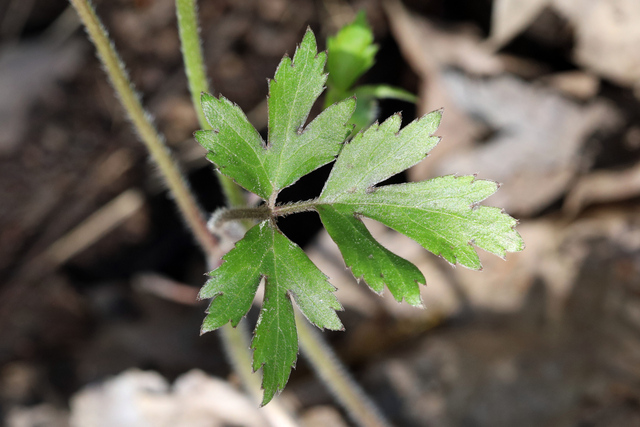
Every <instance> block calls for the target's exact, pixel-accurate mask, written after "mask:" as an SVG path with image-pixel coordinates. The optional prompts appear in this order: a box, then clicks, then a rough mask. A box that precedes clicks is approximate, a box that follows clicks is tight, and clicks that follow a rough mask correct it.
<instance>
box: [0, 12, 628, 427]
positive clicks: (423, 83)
mask: <svg viewBox="0 0 640 427" xmlns="http://www.w3.org/2000/svg"><path fill="white" fill-rule="evenodd" d="M95 3H96V5H97V9H98V14H99V15H100V17H101V18H102V20H103V21H104V23H105V26H106V27H107V28H108V30H109V32H110V34H111V36H112V38H113V40H114V42H115V45H116V47H117V48H118V50H119V52H120V53H121V56H122V58H123V59H124V62H125V63H126V64H127V66H128V68H129V70H130V75H131V77H132V79H133V81H134V82H135V84H136V86H137V89H138V90H139V92H140V93H141V95H142V98H143V100H144V104H145V105H146V106H147V108H148V109H149V110H150V111H151V113H152V114H153V115H154V117H155V119H156V122H157V125H158V127H159V129H160V131H161V132H163V133H164V135H165V136H166V139H167V142H168V144H169V145H170V147H171V148H172V150H173V151H174V153H175V154H176V156H177V157H178V158H179V159H180V161H181V163H182V165H183V167H184V171H185V172H186V173H187V174H188V177H189V180H190V182H191V185H192V187H193V189H194V190H195V191H196V192H197V194H198V197H199V198H200V201H201V203H202V205H203V206H204V208H205V209H206V210H207V211H209V212H211V211H213V210H214V209H215V208H216V207H219V206H220V205H221V204H222V199H221V196H220V191H219V187H218V184H217V182H216V179H215V173H214V171H213V169H212V166H211V165H210V164H209V163H208V162H207V161H206V160H205V159H204V150H203V149H201V147H199V145H198V144H197V143H196V142H195V141H194V140H193V138H192V133H193V132H194V130H196V129H197V128H198V124H197V117H196V115H195V112H194V111H193V108H192V106H191V104H190V98H189V94H188V90H187V84H186V77H185V75H184V71H183V69H182V60H181V56H180V46H179V39H178V34H177V29H176V19H175V10H174V4H173V2H172V0H112V1H96V2H95ZM199 6H200V19H201V23H202V31H201V34H202V38H203V40H204V53H205V58H206V61H207V63H208V67H209V77H210V80H211V83H212V87H213V90H214V91H215V94H219V93H222V94H224V96H225V97H227V98H229V99H230V100H232V101H234V102H236V103H238V104H239V105H240V107H242V108H243V109H244V110H245V111H247V112H248V116H249V118H250V120H251V121H252V122H253V123H254V124H255V126H256V127H257V128H258V129H259V130H260V131H261V132H262V133H263V134H264V133H265V132H266V126H265V125H266V106H265V98H266V95H267V84H266V79H267V78H269V77H272V76H273V73H274V71H275V67H276V66H277V64H278V62H279V60H280V58H281V57H282V55H283V54H284V53H285V52H288V53H289V54H292V53H293V52H294V50H295V45H296V43H297V42H299V41H300V40H301V37H302V34H303V33H304V30H305V28H306V27H307V26H308V25H309V26H311V28H312V29H313V30H314V31H315V33H316V35H317V37H318V41H319V44H320V47H321V48H324V45H325V40H326V37H327V36H329V35H332V34H334V33H335V32H336V31H337V30H338V29H339V28H340V27H341V26H342V25H344V24H346V23H348V22H350V21H351V20H352V19H353V18H354V16H355V13H356V12H357V11H358V10H360V9H364V10H365V11H366V13H367V18H368V20H369V22H370V23H371V25H372V27H373V29H374V32H375V35H376V42H377V43H378V44H379V45H380V51H379V53H378V56H377V63H376V65H375V66H374V67H373V69H372V70H371V71H370V72H369V73H367V74H366V75H365V76H364V77H363V78H362V79H361V81H360V83H366V84H371V83H385V84H392V85H396V86H399V87H402V88H404V89H406V90H408V91H411V92H413V93H416V94H417V95H418V96H419V102H418V103H417V104H415V105H414V104H411V103H405V102H400V101H382V102H381V104H380V115H381V118H384V117H386V116H388V115H389V114H391V113H393V112H395V111H402V112H403V117H404V120H405V123H407V122H408V121H409V120H411V119H413V118H415V117H416V116H418V115H421V114H424V113H426V112H429V111H432V110H434V109H438V108H441V107H444V108H445V112H444V119H443V122H442V125H441V127H440V129H439V131H438V134H439V135H441V136H442V137H443V140H442V142H441V143H440V145H439V146H438V147H436V149H434V150H433V151H432V153H431V154H430V156H429V157H428V159H426V160H425V161H424V162H422V163H421V164H418V165H417V166H415V167H414V168H412V169H411V170H409V171H408V172H407V173H405V174H404V175H403V176H400V177H398V179H400V180H422V179H426V178H429V177H433V176H436V175H442V174H451V173H455V174H477V176H478V177H479V178H485V179H494V180H497V181H499V182H501V183H502V184H503V185H502V187H501V189H500V190H499V191H498V193H497V194H496V195H494V196H492V197H491V198H490V199H489V200H487V202H485V203H486V204H489V205H496V206H501V207H504V208H505V209H506V211H507V212H508V213H510V214H511V215H513V216H515V217H517V218H519V219H520V221H521V223H520V225H519V228H518V230H519V231H520V233H521V234H522V236H523V238H524V240H525V243H526V245H527V248H526V249H525V250H524V251H523V252H521V253H517V254H508V255H507V257H506V260H501V259H499V258H497V257H493V256H486V255H487V254H485V253H481V258H482V260H483V264H484V271H482V272H475V271H470V270H466V269H464V268H453V267H451V266H450V265H448V264H447V263H446V262H444V261H443V260H441V259H439V258H437V257H435V256H433V255H431V254H429V253H427V252H426V251H424V250H423V249H421V248H420V247H419V246H418V245H417V244H415V243H413V242H411V241H409V240H408V239H405V238H403V237H402V236H399V235H398V234H395V233H393V232H391V231H389V230H387V229H385V228H384V227H382V226H380V225H378V224H376V223H373V222H371V223H367V224H368V226H369V227H370V229H371V230H372V233H374V235H376V236H377V238H378V239H379V240H381V241H382V242H383V243H384V244H385V245H386V246H387V247H389V248H390V249H392V250H393V251H395V252H396V253H398V254H400V255H402V256H404V257H406V258H407V259H409V260H411V261H412V262H414V263H415V264H417V265H418V266H419V267H420V268H421V269H422V270H423V272H424V274H425V277H426V278H427V286H426V287H424V289H423V299H424V302H425V307H426V308H425V309H424V310H420V309H416V308H413V307H410V306H408V305H406V304H398V303H396V302H395V301H394V300H393V299H392V298H390V297H389V296H388V295H387V296H386V297H383V298H381V297H379V296H377V295H375V294H373V293H372V292H370V291H369V290H368V289H367V288H366V287H365V286H364V285H358V284H357V283H355V281H354V280H353V278H352V277H351V276H350V273H349V272H348V271H347V270H345V268H344V264H343V263H342V260H341V258H340V256H339V253H338V251H337V249H336V247H335V246H334V245H333V243H332V242H331V241H330V239H329V238H328V236H327V235H326V234H325V233H324V232H322V231H321V226H320V222H319V220H318V218H317V217H316V216H314V215H313V214H300V215H296V216H294V217H292V218H286V219H285V220H283V221H281V222H280V225H281V227H282V229H283V231H284V232H285V233H286V234H287V235H288V236H289V237H291V238H292V239H293V240H294V241H295V242H297V243H298V244H300V245H302V246H303V247H304V248H305V249H306V250H307V252H308V253H309V254H310V256H311V257H312V259H313V260H314V262H316V263H317V264H318V266H319V267H320V268H321V269H322V270H323V271H324V272H325V273H326V274H327V275H329V276H330V277H331V280H332V282H333V284H334V285H335V286H337V287H338V288H339V291H338V296H339V298H340V300H341V302H342V303H343V305H344V306H345V311H344V312H342V313H341V314H340V317H341V319H342V320H343V322H344V324H345V326H346V328H347V330H346V332H339V333H325V337H326V338H327V339H328V340H329V341H330V342H331V344H332V346H333V347H334V348H335V350H336V352H337V353H338V354H339V355H340V357H341V358H342V360H343V361H344V362H345V363H346V364H347V366H348V367H349V368H350V370H351V371H352V373H353V374H354V376H355V378H356V379H357V380H358V382H359V383H360V384H362V386H363V387H364V389H365V390H366V392H367V393H368V394H369V395H370V396H371V397H372V398H373V399H374V401H375V402H376V403H377V404H378V405H379V406H380V408H381V410H382V412H383V413H384V414H385V415H386V416H387V417H388V418H389V419H390V420H391V421H392V422H393V424H394V425H397V426H469V427H476V426H478V427H480V426H523V427H526V426H553V427H555V426H576V427H577V426H593V427H600V426H603V427H604V426H638V425H640V197H639V196H640V49H638V46H640V2H638V1H637V0H527V1H524V0H494V1H491V0H449V1H445V0H429V1H420V0H406V1H399V0H392V1H376V0H370V1H364V0H363V1H345V0H325V1H320V0H296V1H287V0H270V1H257V0H256V1H251V0H233V1H232V0H207V1H204V0H201V1H200V2H199ZM328 172H329V168H327V167H325V168H322V169H320V170H319V171H317V172H315V173H314V174H312V175H311V176H309V177H307V178H304V179H302V180H301V181H300V182H299V183H297V184H296V185H295V186H293V187H292V188H290V189H288V190H287V191H285V192H284V193H283V196H282V198H281V199H280V200H285V201H286V200H301V199H304V198H311V197H313V196H315V195H317V194H318V193H319V191H320V189H321V187H322V184H323V182H324V179H325V178H326V176H327V175H328ZM0 183H1V185H0V419H2V420H3V422H4V424H3V425H7V426H11V427H18V426H20V427H23V426H24V427H26V426H42V427H62V426H68V425H69V423H70V420H72V421H73V423H75V424H74V425H78V426H93V425H105V426H106V425H113V426H115V425H121V426H125V425H126V426H138V425H139V426H147V425H149V426H163V425H180V426H203V425H206V426H218V425H220V426H223V425H243V426H244V425H247V426H254V425H255V426H262V425H266V424H265V423H266V421H265V420H264V418H262V415H261V412H260V410H258V409H257V407H256V405H255V404H254V403H253V402H251V401H250V400H248V399H247V398H245V397H244V395H243V394H242V393H241V392H239V391H238V390H239V386H238V379H237V378H236V376H234V375H233V373H232V372H231V371H230V368H229V365H228V364H227V363H226V361H225V357H224V354H223V352H222V350H221V348H220V344H219V342H218V339H217V337H216V334H215V333H211V334H207V335H205V336H202V337H200V336H199V326H200V322H201V321H202V318H203V312H204V309H205V307H206V304H205V303H196V302H195V295H196V293H197V290H198V288H199V287H200V286H201V285H202V284H203V282H204V280H205V279H204V276H203V273H204V272H205V271H206V266H205V262H204V259H203V257H202V255H201V254H200V253H199V251H198V249H197V247H196V246H195V244H194V241H193V240H192V238H191V237H190V235H189V233H188V232H187V231H186V229H185V227H184V226H183V224H182V221H181V220H180V218H179V217H178V216H177V212H176V209H175V208H174V206H173V203H172V201H171V200H170V199H169V198H168V197H167V194H166V192H165V191H164V190H163V187H162V185H161V184H160V181H159V179H158V176H157V173H156V171H155V170H154V167H153V166H152V165H150V163H149V161H148V156H147V154H146V152H145V149H144V147H143V146H142V144H140V143H139V142H138V141H137V140H136V137H135V135H134V133H133V131H132V128H131V126H130V125H129V123H128V122H127V121H126V120H125V118H124V114H123V110H122V108H121V107H120V105H119V103H118V101H117V100H116V99H115V97H114V95H113V91H112V89H111V87H110V86H109V84H108V82H107V80H106V78H105V75H104V73H103V71H102V69H101V67H100V65H99V63H98V60H97V59H96V57H95V54H94V49H93V46H92V45H91V44H90V42H89V41H88V40H87V39H86V37H85V35H84V31H83V30H82V28H81V26H80V23H79V21H78V19H77V18H76V15H75V12H74V10H72V9H71V8H70V7H69V6H68V4H67V2H65V1H64V0H2V1H0ZM256 317H257V309H255V307H254V310H252V312H251V313H250V316H249V318H248V320H249V322H252V321H255V319H256ZM194 396H200V397H199V398H196V397H194ZM198 399H200V400H202V401H199V400H198ZM281 400H282V401H283V403H284V404H285V405H286V406H287V407H288V408H290V409H291V411H292V412H293V413H294V414H296V416H297V417H298V419H299V421H300V424H301V425H305V426H348V425H351V424H350V421H349V420H348V417H347V416H346V415H345V414H344V413H343V412H342V410H341V409H340V408H339V407H337V406H336V405H335V404H334V401H333V399H332V398H331V396H330V395H329V393H328V392H327V391H326V390H325V388H324V387H323V386H322V385H321V384H320V383H319V382H318V380H317V379H316V378H315V377H314V376H313V374H312V373H311V372H310V369H309V367H308V365H307V364H306V362H305V361H304V359H302V358H301V359H299V361H298V364H297V367H296V369H295V370H294V372H293V374H292V377H291V380H290V383H289V385H288V387H287V388H286V390H285V391H284V392H283V394H282V395H281ZM243 405H244V406H243ZM177 413H179V414H180V415H179V416H180V417H181V418H179V419H180V422H179V423H177V424H176V423H175V419H176V418H175V417H176V414H177ZM114 414H124V415H122V417H124V418H122V417H121V418H109V417H111V416H115V415H114ZM127 417H128V418H127ZM171 417H174V418H171ZM125 419H128V420H129V421H128V422H129V424H127V423H125V422H124V421H123V420H125ZM171 419H173V420H174V422H173V423H170V424H166V423H167V422H168V421H167V420H171ZM116 420H120V421H116ZM0 424H1V423H0Z"/></svg>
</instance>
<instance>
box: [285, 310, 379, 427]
mask: <svg viewBox="0 0 640 427" xmlns="http://www.w3.org/2000/svg"><path fill="white" fill-rule="evenodd" d="M296 326H297V328H298V338H299V339H300V348H301V349H302V354H304V356H305V357H306V358H307V360H308V361H309V362H310V363H311V366H312V367H313V369H314V370H315V372H316V374H317V375H318V376H319V377H320V378H321V379H322V380H323V382H324V383H325V385H326V386H327V388H329V390H330V391H331V393H333V395H334V397H335V398H336V400H337V401H338V402H340V403H341V404H342V406H343V407H344V408H345V409H346V410H347V412H348V413H349V415H350V416H351V418H352V419H353V421H355V422H356V423H357V424H358V425H360V426H362V427H387V426H389V425H390V424H389V423H388V422H387V421H386V420H385V419H384V417H383V416H382V414H380V412H379V411H378V409H377V408H376V406H375V405H374V404H373V402H371V401H370V400H369V398H368V397H367V396H366V395H365V394H364V391H362V389H361V388H360V386H358V384H357V383H356V382H355V381H354V380H353V379H352V378H351V375H349V373H348V372H347V370H346V369H345V368H344V366H343V365H342V363H341V362H340V361H339V359H338V357H337V356H336V355H335V353H334V352H333V351H332V350H331V348H330V347H329V346H328V345H327V344H326V343H325V342H324V341H323V340H322V338H320V336H319V335H318V333H317V332H316V331H315V330H314V329H313V327H312V326H311V325H309V322H308V321H307V319H305V318H304V316H302V315H301V314H300V313H299V312H297V311H296Z"/></svg>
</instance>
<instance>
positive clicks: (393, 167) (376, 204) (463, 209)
mask: <svg viewBox="0 0 640 427" xmlns="http://www.w3.org/2000/svg"><path fill="white" fill-rule="evenodd" d="M440 117H441V112H440V111H436V112H433V113H430V114H427V115H426V116H424V117H422V118H420V119H418V120H416V121H414V122H413V123H411V124H409V125H408V126H406V127H405V128H404V129H403V130H402V131H401V132H398V130H399V128H400V116H399V115H395V116H393V117H391V118H389V119H388V120H386V121H385V122H384V123H382V124H381V125H379V126H378V125H374V126H372V127H371V128H369V129H368V130H366V131H365V132H364V133H361V134H358V135H357V136H356V137H355V138H354V140H353V141H352V142H351V143H349V144H347V145H346V146H345V147H344V149H343V150H342V152H341V153H340V156H339V157H338V160H337V161H336V164H335V165H334V167H333V170H332V172H331V175H329V178H328V180H327V183H326V185H325V188H324V190H323V192H322V194H321V195H320V198H319V200H318V203H319V205H325V204H326V205H329V206H331V208H333V209H334V210H338V211H340V212H342V213H343V214H346V213H347V212H350V213H351V214H352V215H362V216H366V217H369V218H372V219H375V220H377V221H379V222H381V223H383V224H385V225H387V226H388V227H390V228H393V229H395V230H397V231H399V232H401V233H403V234H405V235H407V236H409V237H411V238H412V239H414V240H415V241H417V242H418V243H420V244H421V245H422V246H423V247H425V248H426V249H428V250H429V251H431V252H433V253H435V254H436V255H441V256H442V257H443V258H444V259H446V260H447V261H449V262H450V263H452V264H455V263H459V264H461V265H464V266H466V267H469V268H473V269H479V268H480V267H481V265H480V260H479V258H478V255H477V253H476V251H475V250H474V248H473V246H472V244H475V245H476V246H478V247H480V248H482V249H485V250H486V251H488V252H491V253H493V254H496V255H499V256H504V254H505V252H507V251H509V252H514V251H519V250H522V249H523V243H522V239H521V237H520V235H519V234H518V233H517V232H516V231H515V230H514V227H515V225H516V220H515V219H513V218H511V217H510V216H508V215H506V214H504V213H503V212H502V211H501V210H500V209H498V208H492V207H485V206H477V204H478V203H479V202H480V201H482V200H484V199H485V198H487V197H488V196H490V195H491V194H493V193H494V192H495V191H496V190H497V188H498V185H497V184H496V183H495V182H492V181H482V180H476V179H475V177H473V176H464V177H456V176H445V177H440V178H435V179H432V180H428V181H422V182H416V183H408V184H399V185H388V186H382V187H374V185H375V184H377V183H379V182H381V181H383V180H385V179H387V178H389V177H391V176H392V175H394V174H396V173H398V172H400V171H402V170H404V169H406V168H408V167H410V166H412V165H414V164H415V163H417V162H418V161H419V160H421V159H422V158H424V157H425V156H426V154H427V153H428V151H429V150H430V149H431V148H433V146H435V145H436V144H437V142H438V138H436V137H433V136H430V135H431V134H432V133H433V132H434V131H435V129H436V128H437V126H438V124H439V122H440ZM326 211H327V209H326V208H325V207H323V206H319V207H318V212H319V213H320V217H321V218H322V221H323V223H324V224H325V227H326V228H327V231H328V232H329V234H331V237H332V238H333V239H334V240H335V241H336V243H337V244H338V247H340V250H341V252H342V254H343V256H344V257H345V260H347V258H348V257H349V254H350V253H351V252H352V248H350V247H349V246H348V245H346V244H345V243H344V241H347V240H349V239H355V238H357V236H358V235H360V234H361V233H357V232H353V233H350V235H349V236H348V235H347V233H349V232H348V231H347V229H346V228H345V227H344V226H342V228H341V229H340V235H338V234H339V233H337V232H334V233H332V230H334V229H335V228H336V226H335V224H334V223H335V222H336V218H335V217H334V216H332V215H327V213H326ZM370 256H371V257H373V258H376V256H375V255H374V252H373V251H371V254H370ZM352 262H354V265H351V267H352V269H354V271H356V269H361V268H363V267H362V266H361V265H360V264H364V263H368V261H367V259H366V258H365V257H363V256H360V257H359V258H357V259H355V260H354V261H352ZM368 264H369V267H370V268H373V265H372V263H368ZM347 265H350V264H349V262H348V260H347ZM391 268H392V266H391V265H390V263H387V264H386V265H382V268H379V269H378V270H377V271H378V273H379V275H382V276H384V272H385V271H386V270H388V269H391ZM370 274H371V275H375V273H370ZM402 277H403V278H404V280H405V281H408V276H402ZM365 280H366V278H365ZM388 285H389V284H388ZM389 286H390V285H389ZM374 290H376V288H375V287H374ZM394 296H395V297H396V298H397V299H398V298H399V295H398V294H394ZM405 298H406V297H405ZM407 300H408V302H410V303H411V300H409V299H407ZM414 301H415V300H414Z"/></svg>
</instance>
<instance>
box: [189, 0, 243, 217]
mask: <svg viewBox="0 0 640 427" xmlns="http://www.w3.org/2000/svg"><path fill="white" fill-rule="evenodd" d="M197 14H198V12H197V4H196V0H176V15H177V16H178V31H179V33H180V45H181V46H182V57H183V58H184V66H185V70H186V73H187V79H188V81H189V92H191V101H192V102H193V106H194V108H195V109H196V112H197V114H198V122H199V123H200V127H201V128H202V129H211V125H209V123H208V122H207V119H206V117H205V116H204V113H203V111H202V108H201V106H200V94H201V93H202V92H207V93H211V89H210V88H209V83H208V81H207V73H206V70H205V66H204V60H203V59H202V47H201V46H200V35H199V31H198V16H197ZM218 179H219V180H220V186H221V187H222V192H223V193H224V195H225V196H226V198H227V201H228V202H229V204H230V205H231V206H234V207H240V206H244V204H245V200H244V195H243V193H242V190H241V189H240V187H238V186H237V185H236V184H235V183H234V182H233V181H232V180H231V179H230V178H228V177H226V176H224V175H222V174H220V173H219V174H218Z"/></svg>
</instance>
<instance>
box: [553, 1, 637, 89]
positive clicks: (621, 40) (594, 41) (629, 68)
mask: <svg viewBox="0 0 640 427" xmlns="http://www.w3.org/2000/svg"><path fill="white" fill-rule="evenodd" d="M553 8H554V9H555V10H557V11H558V12H559V13H560V14H561V15H562V16H564V17H565V18H566V19H568V20H569V22H570V23H571V24H572V26H573V28H574V34H575V50H574V58H575V60H576V61H577V62H578V63H579V64H581V65H583V66H584V67H586V68H587V69H589V70H591V71H593V72H596V73H597V74H599V75H601V76H603V77H606V78H608V79H611V80H613V81H614V82H616V83H618V84H621V85H625V86H637V85H638V84H639V83H640V49H638V46H640V25H638V22H640V2H639V1H637V0H553Z"/></svg>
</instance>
